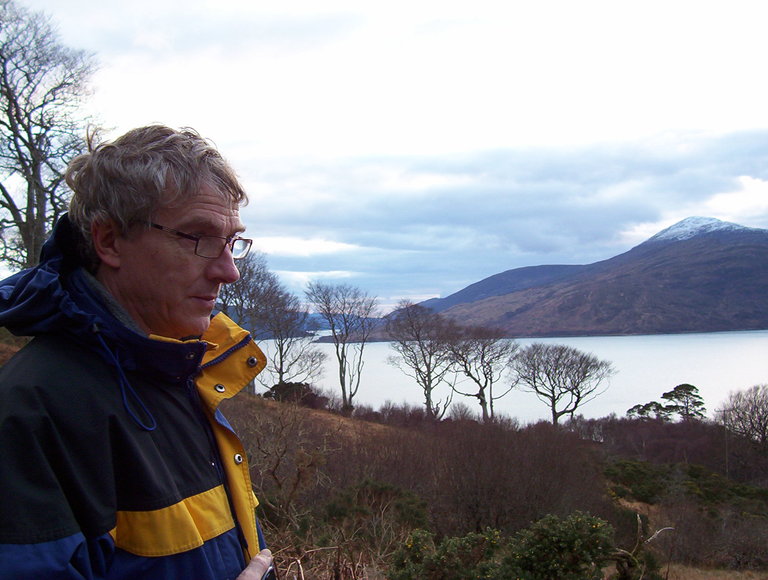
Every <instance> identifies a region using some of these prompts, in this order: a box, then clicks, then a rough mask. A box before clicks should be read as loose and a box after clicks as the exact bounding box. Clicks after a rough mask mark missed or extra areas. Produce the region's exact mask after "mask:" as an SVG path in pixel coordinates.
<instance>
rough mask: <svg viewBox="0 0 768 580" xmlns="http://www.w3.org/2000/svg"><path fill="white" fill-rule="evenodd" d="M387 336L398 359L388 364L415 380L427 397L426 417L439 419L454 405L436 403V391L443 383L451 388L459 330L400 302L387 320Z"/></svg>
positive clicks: (416, 306) (426, 310)
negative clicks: (454, 347)
mask: <svg viewBox="0 0 768 580" xmlns="http://www.w3.org/2000/svg"><path fill="white" fill-rule="evenodd" d="M386 324H387V325H386V333H387V336H388V337H389V339H390V340H391V341H392V344H391V347H392V349H393V350H394V351H395V352H397V354H398V355H399V356H390V357H389V358H388V362H389V363H390V364H391V365H393V366H396V367H397V368H399V369H400V370H401V371H403V372H404V373H405V374H406V375H408V376H410V377H412V378H413V379H414V380H415V381H416V384H418V385H419V386H420V387H421V390H422V391H423V393H424V406H425V408H426V411H427V416H428V417H430V418H431V419H440V418H442V417H443V415H445V412H446V411H447V410H448V406H449V405H450V402H451V397H450V396H449V397H448V398H446V399H445V400H442V401H440V400H437V401H436V400H435V396H434V395H435V390H436V389H437V388H438V387H439V386H440V385H441V384H443V383H446V384H448V385H451V386H452V381H449V380H448V377H453V376H454V373H453V368H454V362H453V357H452V353H451V345H452V341H453V340H455V338H456V335H457V328H456V326H455V325H454V324H453V323H452V322H451V321H450V320H448V319H446V318H443V317H442V316H440V315H439V314H437V313H436V312H434V311H432V310H430V309H429V308H426V307H424V306H420V305H419V304H414V303H413V302H411V301H409V300H401V301H400V303H399V304H398V306H397V309H396V310H395V312H394V313H393V314H391V315H389V317H388V318H387V323H386Z"/></svg>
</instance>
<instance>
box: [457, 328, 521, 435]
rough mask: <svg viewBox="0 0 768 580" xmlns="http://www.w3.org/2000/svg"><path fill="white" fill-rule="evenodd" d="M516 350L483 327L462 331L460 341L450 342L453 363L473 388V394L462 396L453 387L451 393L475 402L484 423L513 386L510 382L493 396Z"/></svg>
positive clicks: (492, 331) (490, 330)
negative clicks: (469, 398) (495, 403)
mask: <svg viewBox="0 0 768 580" xmlns="http://www.w3.org/2000/svg"><path fill="white" fill-rule="evenodd" d="M519 348H520V345H519V344H517V343H516V342H514V341H512V340H509V339H508V338H505V337H504V335H503V333H502V332H501V331H500V330H497V329H493V328H484V327H468V328H463V329H462V330H461V333H460V336H459V338H458V339H457V340H455V341H452V342H451V345H450V350H451V358H452V360H453V362H454V363H455V365H456V367H457V369H458V370H459V371H460V373H461V374H463V375H464V376H465V377H466V378H467V379H469V381H470V382H471V383H473V384H474V387H475V388H476V390H475V392H464V391H463V390H461V389H460V388H459V386H458V385H455V386H454V390H455V391H456V392H457V393H459V394H460V395H464V396H466V397H475V398H476V399H477V400H478V402H479V403H480V409H481V410H482V417H483V422H484V423H488V422H490V421H493V419H494V411H493V402H494V401H495V400H497V399H500V398H501V397H503V396H504V395H506V394H507V393H509V392H510V391H511V390H512V389H513V388H514V386H515V383H514V382H512V383H511V384H510V385H509V386H508V387H507V388H506V389H505V390H503V392H501V393H499V394H494V385H496V384H498V383H499V382H500V381H501V380H502V378H503V377H504V375H505V373H507V371H508V370H509V366H510V365H511V363H512V358H513V357H514V355H515V353H516V352H517V350H518V349H519Z"/></svg>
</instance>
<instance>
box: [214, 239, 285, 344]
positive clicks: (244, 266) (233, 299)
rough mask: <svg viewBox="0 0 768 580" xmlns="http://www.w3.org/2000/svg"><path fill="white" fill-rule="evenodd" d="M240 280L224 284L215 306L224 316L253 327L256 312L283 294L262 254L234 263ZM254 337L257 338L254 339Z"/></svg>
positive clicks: (275, 276)
mask: <svg viewBox="0 0 768 580" xmlns="http://www.w3.org/2000/svg"><path fill="white" fill-rule="evenodd" d="M237 269H238V270H239V271H240V279H239V280H237V282H232V283H231V284H224V285H223V286H222V287H221V290H220V292H219V307H220V308H221V310H222V312H224V313H225V314H226V315H227V316H230V317H231V318H233V319H234V320H235V321H236V322H238V323H240V324H243V325H245V326H249V327H250V326H253V322H254V317H256V316H259V310H266V309H268V308H269V306H268V305H271V304H273V303H275V302H276V301H277V295H278V294H279V293H280V292H282V291H283V289H282V286H281V284H280V280H279V279H278V277H277V275H276V274H275V273H274V272H271V271H270V270H269V267H268V266H267V257H266V256H265V255H264V253H262V252H254V251H252V252H251V253H249V254H248V256H247V257H246V258H244V259H243V260H239V261H238V262H237ZM256 338H259V337H258V336H256Z"/></svg>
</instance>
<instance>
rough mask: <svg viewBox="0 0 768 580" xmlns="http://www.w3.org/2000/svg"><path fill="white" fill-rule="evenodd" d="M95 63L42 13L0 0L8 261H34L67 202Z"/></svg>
mask: <svg viewBox="0 0 768 580" xmlns="http://www.w3.org/2000/svg"><path fill="white" fill-rule="evenodd" d="M94 70H95V64H94V61H93V58H92V56H91V55H89V54H87V53H85V52H83V51H79V50H73V49H70V48H67V47H65V46H63V45H62V44H61V43H60V42H59V39H58V35H57V34H56V32H55V30H54V29H53V27H52V26H51V24H50V22H49V20H48V18H47V17H46V16H45V15H44V14H42V13H38V12H29V11H27V10H26V9H24V8H22V7H20V6H18V5H17V4H16V3H15V2H14V1H13V0H0V260H2V261H4V262H6V263H7V264H8V265H10V266H12V267H19V268H26V267H29V266H33V265H34V264H36V263H37V262H38V260H39V255H40V249H41V247H42V245H43V242H44V241H45V239H46V237H47V236H48V234H49V232H50V229H51V228H52V226H53V223H54V222H55V221H56V220H57V219H58V218H59V217H60V216H61V214H62V213H63V212H64V211H65V210H66V204H67V197H68V195H67V192H68V190H67V189H66V188H65V186H64V184H63V178H64V170H65V169H66V165H67V163H68V162H69V160H70V159H71V158H72V157H74V156H75V155H78V154H80V153H82V152H83V151H84V150H85V149H86V141H85V127H86V126H87V119H85V118H84V117H81V116H79V115H78V107H79V106H80V105H81V103H82V101H83V99H84V98H85V97H86V96H87V95H88V89H87V83H88V82H89V81H90V78H91V76H92V74H93V72H94Z"/></svg>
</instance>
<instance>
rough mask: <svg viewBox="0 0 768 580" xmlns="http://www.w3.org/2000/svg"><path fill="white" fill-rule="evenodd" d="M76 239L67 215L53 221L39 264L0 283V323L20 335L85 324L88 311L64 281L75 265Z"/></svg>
mask: <svg viewBox="0 0 768 580" xmlns="http://www.w3.org/2000/svg"><path fill="white" fill-rule="evenodd" d="M76 244H77V242H76V239H75V232H74V230H73V227H72V224H71V222H70V221H69V218H68V217H67V216H66V215H65V216H64V217H62V218H61V219H60V220H59V222H58V223H57V224H56V227H55V228H54V230H53V233H52V234H51V237H50V238H48V240H47V241H46V242H45V244H44V245H43V249H42V251H41V253H40V263H39V264H38V265H37V266H35V267H33V268H29V269H27V270H22V271H21V272H18V273H16V274H14V275H12V276H10V277H9V278H6V279H5V280H3V281H2V282H0V326H5V327H7V328H8V330H10V331H11V332H12V333H14V334H16V335H21V336H37V335H39V334H45V333H48V332H53V331H56V330H57V329H61V328H64V327H72V325H73V324H75V326H77V327H80V330H82V329H83V328H84V327H87V326H89V324H90V323H91V322H92V320H91V318H92V317H90V316H89V315H88V314H86V313H85V312H84V311H82V309H81V308H79V307H78V305H77V304H76V303H75V302H74V301H73V299H72V297H71V296H70V293H69V292H68V291H67V289H66V288H65V287H64V282H63V281H64V280H65V279H66V278H67V277H68V276H69V275H70V274H71V273H72V272H73V271H74V270H75V269H76V268H77V267H78V263H77V250H76V247H77V245H76Z"/></svg>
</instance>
